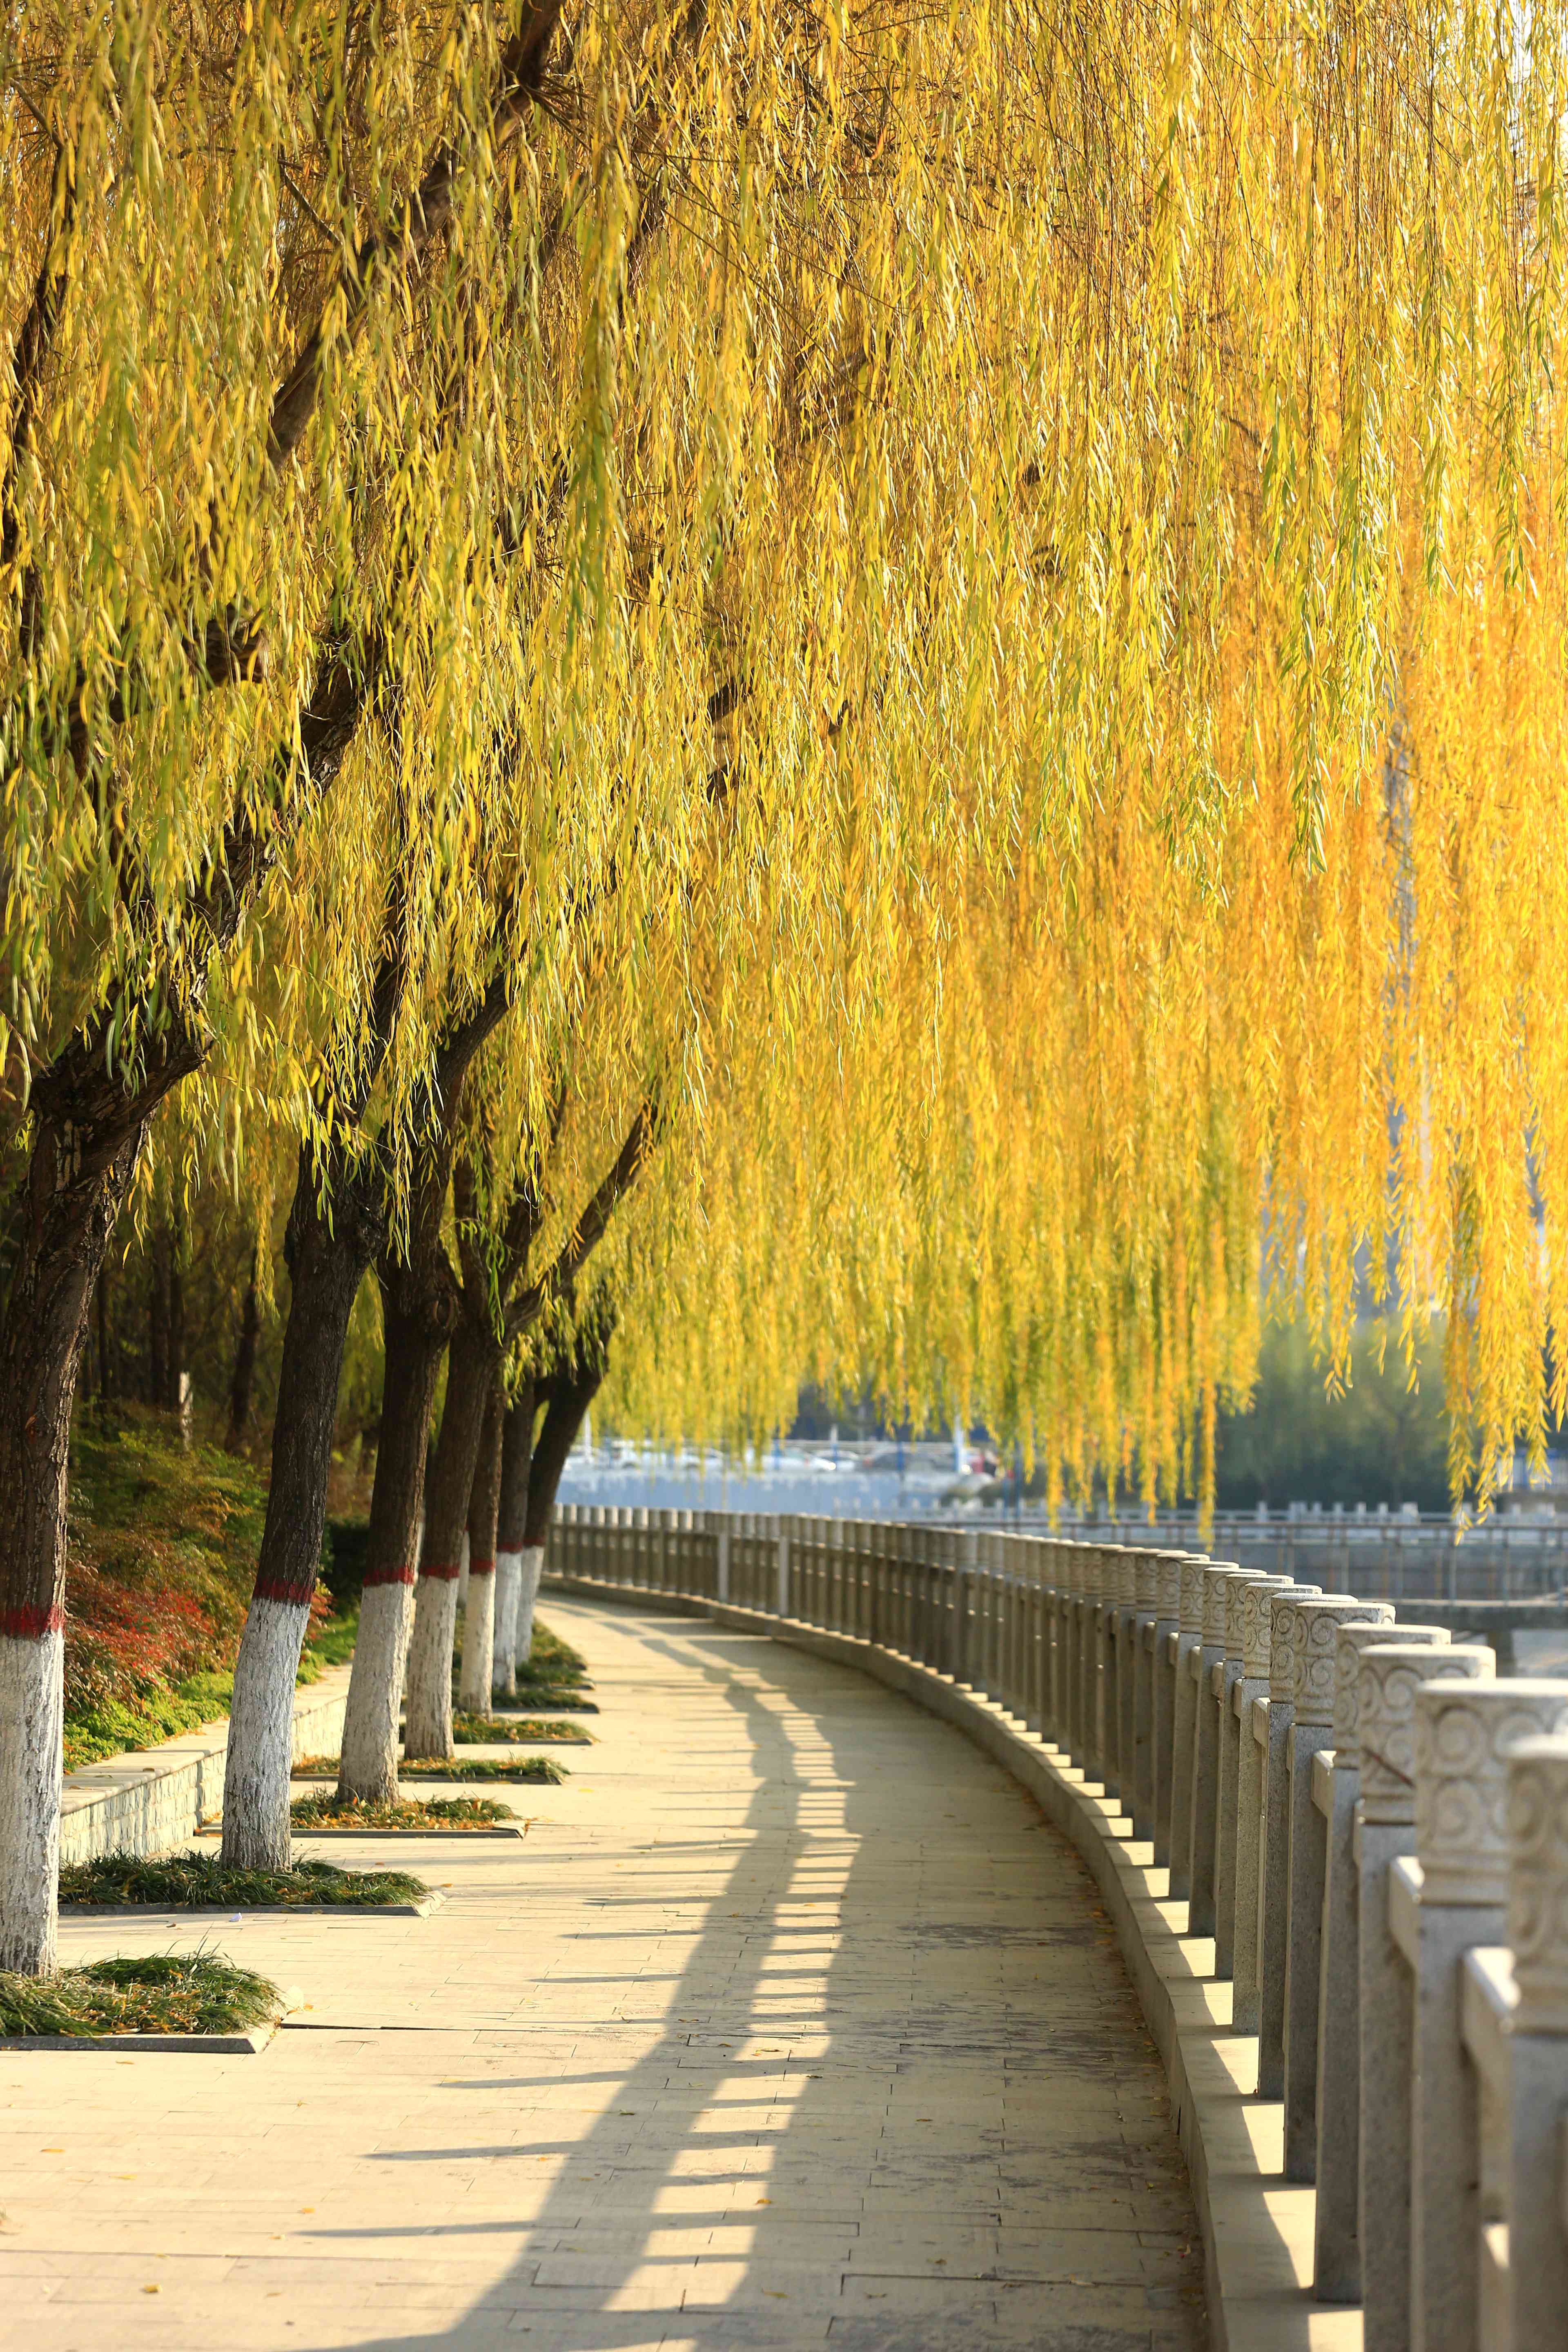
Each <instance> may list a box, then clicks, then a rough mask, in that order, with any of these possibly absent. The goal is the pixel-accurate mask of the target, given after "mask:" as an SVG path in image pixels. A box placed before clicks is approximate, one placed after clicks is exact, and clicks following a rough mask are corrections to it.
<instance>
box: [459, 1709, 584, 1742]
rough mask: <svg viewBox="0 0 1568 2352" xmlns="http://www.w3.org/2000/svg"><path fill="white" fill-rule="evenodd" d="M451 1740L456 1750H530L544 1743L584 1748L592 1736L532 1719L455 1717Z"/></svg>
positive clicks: (573, 1726) (577, 1727)
mask: <svg viewBox="0 0 1568 2352" xmlns="http://www.w3.org/2000/svg"><path fill="white" fill-rule="evenodd" d="M452 1737H453V1738H454V1739H455V1740H456V1741H457V1743H458V1747H459V1748H480V1747H485V1746H489V1747H508V1748H530V1747H532V1746H533V1745H535V1743H537V1742H542V1741H545V1740H554V1741H556V1742H558V1743H564V1744H567V1745H569V1746H572V1747H574V1748H586V1747H588V1746H589V1744H590V1742H591V1740H592V1738H593V1734H592V1733H591V1732H587V1731H584V1728H583V1727H582V1725H581V1724H580V1723H541V1722H540V1721H539V1720H538V1719H537V1717H533V1716H516V1715H465V1714H462V1713H458V1714H457V1715H454V1717H452Z"/></svg>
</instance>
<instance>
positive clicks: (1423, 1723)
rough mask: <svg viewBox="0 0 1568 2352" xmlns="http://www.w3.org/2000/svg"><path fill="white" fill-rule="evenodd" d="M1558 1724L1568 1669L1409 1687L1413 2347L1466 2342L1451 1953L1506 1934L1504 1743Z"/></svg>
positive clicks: (1461, 2104) (1470, 2166) (1468, 2283)
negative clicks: (1413, 1871) (1413, 1868)
mask: <svg viewBox="0 0 1568 2352" xmlns="http://www.w3.org/2000/svg"><path fill="white" fill-rule="evenodd" d="M1368 1655H1369V1656H1371V1655H1373V1653H1372V1652H1370V1651H1369V1652H1368ZM1564 1729H1568V1681H1561V1682H1559V1681H1555V1680H1548V1679H1546V1678H1545V1677H1540V1678H1535V1677H1524V1676H1521V1677H1519V1678H1518V1679H1513V1678H1510V1679H1509V1680H1508V1681H1506V1682H1504V1681H1498V1682H1491V1683H1488V1682H1484V1681H1483V1682H1465V1683H1459V1682H1452V1681H1450V1680H1449V1679H1448V1678H1447V1676H1446V1675H1443V1676H1439V1677H1438V1678H1437V1679H1436V1680H1435V1681H1432V1682H1427V1683H1424V1684H1423V1685H1422V1686H1421V1688H1420V1689H1419V1690H1418V1691H1417V1692H1416V1694H1415V1857H1416V1861H1417V1863H1418V1864H1419V1865H1420V1885H1419V1890H1418V1899H1417V1901H1416V1904H1415V1939H1414V1940H1415V1963H1414V1974H1415V2077H1414V2080H1415V2097H1414V2106H1413V2119H1412V2125H1411V2135H1410V2139H1411V2146H1410V2186H1411V2198H1410V2336H1411V2344H1412V2347H1413V2352H1475V2347H1476V2345H1477V2342H1478V2336H1479V2303H1478V2299H1479V2281H1480V2263H1479V2251H1480V2249H1479V2238H1480V2210H1479V2194H1478V2190H1479V2173H1480V2160H1479V2137H1480V2132H1479V2113H1478V2102H1477V2095H1476V2077H1475V2071H1474V2069H1473V2067H1472V2066H1471V2064H1470V2063H1469V2061H1468V2057H1467V2054H1466V2052H1465V2046H1464V2041H1463V2032H1462V2011H1461V1993H1462V1990H1463V1985H1462V1969H1461V1963H1462V1961H1463V1959H1464V1956H1465V1954H1466V1952H1468V1950H1470V1949H1471V1948H1472V1947H1474V1946H1475V1945H1478V1944H1500V1943H1501V1942H1502V1940H1503V1937H1504V1932H1505V1925H1506V1922H1505V1906H1506V1903H1507V1900H1508V1875H1509V1834H1508V1771H1509V1767H1508V1758H1509V1751H1510V1748H1513V1746H1514V1745H1515V1743H1516V1742H1517V1741H1519V1740H1521V1739H1525V1738H1529V1737H1530V1736H1531V1733H1535V1732H1542V1731H1552V1732H1555V1731H1562V1730H1564ZM1405 1869H1406V1870H1408V1864H1406V1865H1405ZM1560 2316H1561V2315H1560Z"/></svg>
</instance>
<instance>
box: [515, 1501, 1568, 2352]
mask: <svg viewBox="0 0 1568 2352" xmlns="http://www.w3.org/2000/svg"><path fill="white" fill-rule="evenodd" d="M546 1573H547V1574H548V1575H550V1576H552V1577H560V1578H564V1579H567V1580H581V1581H582V1582H583V1583H584V1584H585V1585H588V1586H590V1587H592V1586H607V1587H611V1588H619V1589H621V1590H624V1591H649V1592H656V1593H665V1594H669V1595H671V1596H675V1597H679V1599H681V1600H682V1601H688V1602H692V1603H696V1604H699V1605H701V1604H714V1603H717V1604H720V1605H723V1604H728V1605H729V1606H731V1607H732V1608H735V1609H739V1610H745V1611H748V1612H753V1613H754V1614H755V1615H756V1616H757V1617H758V1618H759V1619H762V1620H767V1619H773V1620H775V1621H792V1622H795V1623H796V1624H799V1625H805V1626H810V1627H816V1628H818V1629H821V1630H823V1631H826V1632H829V1633H838V1634H843V1635H847V1636H849V1637H850V1638H851V1639H854V1640H858V1641H861V1642H865V1643H872V1644H875V1645H877V1646H878V1647H879V1648H880V1649H881V1650H884V1651H887V1652H889V1653H891V1654H893V1655H895V1656H899V1657H902V1658H905V1659H908V1660H910V1661H911V1662H913V1663H914V1664H917V1665H920V1666H922V1667H925V1668H927V1669H929V1670H930V1671H931V1672H932V1673H934V1674H936V1675H942V1676H946V1677H949V1678H951V1680H952V1682H953V1683H954V1684H956V1685H960V1686H962V1687H966V1688H967V1689H968V1690H969V1691H971V1692H972V1693H973V1694H975V1695H976V1696H980V1697H982V1698H985V1699H989V1700H991V1701H992V1702H993V1703H994V1705H995V1706H997V1707H998V1708H1000V1709H1003V1710H1005V1713H1006V1714H1007V1715H1008V1716H1010V1717H1013V1718H1014V1719H1015V1721H1016V1723H1017V1724H1019V1725H1021V1726H1023V1727H1025V1729H1026V1731H1027V1732H1028V1733H1031V1734H1033V1735H1034V1736H1035V1737H1036V1738H1038V1739H1039V1740H1040V1741H1042V1742H1043V1743H1044V1745H1045V1746H1046V1748H1047V1750H1048V1751H1052V1752H1054V1756H1055V1759H1056V1760H1057V1762H1058V1764H1059V1765H1062V1766H1064V1767H1066V1768H1068V1769H1075V1770H1076V1771H1077V1772H1079V1773H1080V1774H1081V1775H1082V1776H1083V1780H1084V1783H1085V1785H1086V1786H1087V1787H1089V1789H1090V1790H1092V1791H1098V1792H1100V1793H1102V1794H1103V1795H1104V1796H1105V1797H1107V1798H1110V1799H1113V1800H1114V1801H1115V1802H1116V1803H1117V1804H1118V1805H1119V1806H1120V1808H1121V1812H1122V1813H1123V1814H1124V1815H1126V1816H1127V1818H1128V1821H1129V1822H1130V1825H1131V1835H1132V1838H1133V1840H1134V1841H1139V1842H1143V1843H1146V1844H1147V1846H1148V1849H1149V1858H1150V1861H1151V1864H1152V1867H1154V1868H1156V1869H1161V1868H1168V1869H1169V1872H1170V1886H1169V1894H1170V1896H1171V1897H1172V1898H1173V1899H1174V1900H1177V1901H1184V1902H1185V1903H1186V1905H1187V1906H1188V1919H1187V1928H1188V1934H1189V1936H1190V1937H1204V1938H1212V1939H1213V1963H1212V1973H1213V1975H1214V1977H1215V1979H1217V1980H1219V1981H1221V1982H1224V1981H1226V1980H1228V1981H1229V1982H1230V1984H1231V1987H1232V2002H1233V2007H1232V2022H1233V2025H1234V2028H1235V2030H1236V2032H1237V2034H1238V2035H1249V2036H1252V2037H1253V2038H1254V2041H1255V2044H1256V2065H1257V2082H1258V2090H1259V2092H1260V2093H1261V2095H1263V2096H1264V2097H1266V2098H1271V2099H1279V2100H1280V2101H1281V2102H1282V2103H1283V2108H1284V2116H1283V2124H1284V2130H1283V2149H1284V2177H1285V2178H1286V2179H1289V2180H1292V2181H1297V2182H1302V2183H1310V2184H1312V2185H1313V2187H1314V2189H1315V2216H1316V2226H1315V2241H1314V2286H1313V2291H1314V2293H1315V2294H1316V2295H1317V2296H1318V2298H1319V2299H1320V2300H1321V2301H1322V2302H1324V2303H1337V2304H1347V2303H1356V2302H1360V2303H1361V2304H1362V2305H1363V2329H1364V2342H1365V2346H1366V2352H1563V2346H1564V2345H1565V2344H1568V1679H1564V1680H1556V1679H1552V1678H1548V1677H1544V1676H1538V1677H1514V1676H1508V1677H1503V1676H1500V1675H1498V1674H1497V1672H1496V1664H1497V1661H1496V1657H1495V1654H1494V1653H1493V1651H1492V1650H1491V1649H1490V1648H1489V1647H1488V1646H1487V1645H1486V1644H1485V1643H1474V1642H1463V1641H1456V1640H1455V1639H1454V1638H1453V1632H1452V1629H1451V1628H1450V1627H1449V1626H1447V1625H1446V1624H1440V1623H1419V1622H1395V1621H1394V1606H1393V1604H1392V1603H1390V1602H1389V1601H1384V1600H1381V1599H1373V1600H1360V1599H1357V1598H1356V1597H1355V1596H1354V1595H1352V1594H1348V1593H1333V1594H1325V1593H1321V1592H1320V1591H1317V1589H1316V1588H1315V1587H1312V1586H1307V1585H1302V1584H1299V1583H1296V1582H1294V1581H1293V1580H1291V1579H1290V1578H1289V1576H1286V1575H1283V1574H1272V1575H1271V1574H1268V1573H1267V1572H1265V1571H1264V1570H1261V1569H1256V1568H1242V1567H1239V1566H1237V1565H1236V1564H1234V1563H1229V1562H1225V1561H1216V1560H1210V1559H1204V1558H1202V1557H1199V1556H1196V1555H1194V1554H1183V1553H1177V1552H1170V1551H1154V1550H1149V1551H1139V1550H1137V1549H1131V1548H1129V1547H1127V1546H1125V1545H1101V1544H1091V1543H1079V1542H1071V1541H1066V1540H1062V1539H1058V1538H1054V1537H1050V1536H1040V1535H1032V1534H1030V1535H1026V1534H1004V1533H995V1532H992V1531H988V1530H987V1531H979V1530H969V1529H965V1528H953V1527H944V1526H940V1525H939V1526H931V1525H926V1526H921V1525H918V1524H916V1525H907V1524H899V1523H897V1522H892V1521H881V1520H879V1521H865V1522H860V1521H855V1520H848V1519H842V1518H805V1517H789V1518H785V1517H767V1516H765V1515H762V1514H755V1513H752V1514H748V1513H744V1512H732V1513H723V1514H721V1513H718V1512H690V1511H665V1512H660V1511H652V1510H630V1509H617V1508H616V1507H612V1506H591V1505H578V1506H575V1507H574V1506H566V1507H563V1509H562V1510H561V1511H560V1512H559V1514H558V1516H557V1520H556V1523H555V1526H554V1527H553V1528H552V1532H551V1536H550V1543H549V1553H548V1559H547V1566H546ZM1414 1613H1415V1615H1417V1616H1418V1615H1419V1608H1418V1605H1417V1606H1416V1607H1415V1611H1414Z"/></svg>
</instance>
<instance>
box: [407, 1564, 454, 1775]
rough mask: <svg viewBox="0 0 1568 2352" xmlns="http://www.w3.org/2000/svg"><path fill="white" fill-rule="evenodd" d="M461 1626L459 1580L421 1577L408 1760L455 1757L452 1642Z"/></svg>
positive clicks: (411, 1653)
mask: <svg viewBox="0 0 1568 2352" xmlns="http://www.w3.org/2000/svg"><path fill="white" fill-rule="evenodd" d="M457 1625H458V1580H457V1578H456V1577H454V1576H422V1577H421V1578H420V1580H419V1581H418V1583H417V1584H416V1586H415V1588H414V1634H413V1638H412V1640H411V1641H410V1642H409V1644H408V1698H407V1703H406V1705H405V1707H404V1710H403V1752H404V1754H405V1756H450V1754H451V1753H452V1639H453V1635H454V1634H455V1633H456V1631H457Z"/></svg>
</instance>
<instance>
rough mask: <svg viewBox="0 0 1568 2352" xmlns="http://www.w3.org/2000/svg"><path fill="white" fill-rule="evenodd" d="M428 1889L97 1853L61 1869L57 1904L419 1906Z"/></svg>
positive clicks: (416, 1882)
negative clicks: (402, 1904) (403, 1904)
mask: <svg viewBox="0 0 1568 2352" xmlns="http://www.w3.org/2000/svg"><path fill="white" fill-rule="evenodd" d="M429 1892H430V1890H429V1888H428V1887H427V1886H426V1884H425V1882H424V1880H423V1879H422V1878H415V1877H413V1876H412V1875H411V1874H409V1873H408V1872H407V1871H405V1870H343V1869H341V1868H340V1867H339V1865H338V1864H336V1863H335V1862H300V1863H296V1864H295V1865H294V1867H293V1868H292V1869H291V1870H235V1869H231V1868H230V1867H229V1866H228V1865H227V1864H226V1863H225V1862H224V1860H223V1858H222V1856H221V1855H220V1854H216V1853H195V1852H192V1853H177V1854H172V1855H167V1856H165V1857H164V1858H163V1859H162V1860H161V1861H149V1860H147V1859H146V1858H145V1857H144V1856H143V1855H142V1854H136V1853H100V1854H95V1855H94V1857H93V1859H92V1860H91V1861H90V1862H71V1863H67V1864H65V1865H64V1867H63V1868H62V1870H61V1872H60V1901H61V1902H62V1903H145V1904H148V1905H149V1906H153V1907H155V1908H156V1909H158V1910H161V1911H162V1910H169V1911H294V1910H300V1909H302V1908H304V1907H306V1906H309V1907H310V1909H311V1910H314V1909H316V1908H317V1907H318V1906H321V1905H326V1906H330V1907H332V1908H336V1907H337V1906H339V1905H345V1906H346V1905H351V1904H352V1905H354V1906H359V1905H364V1904H376V1903H417V1902H418V1900H419V1898H420V1897H421V1895H428V1893H429Z"/></svg>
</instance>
